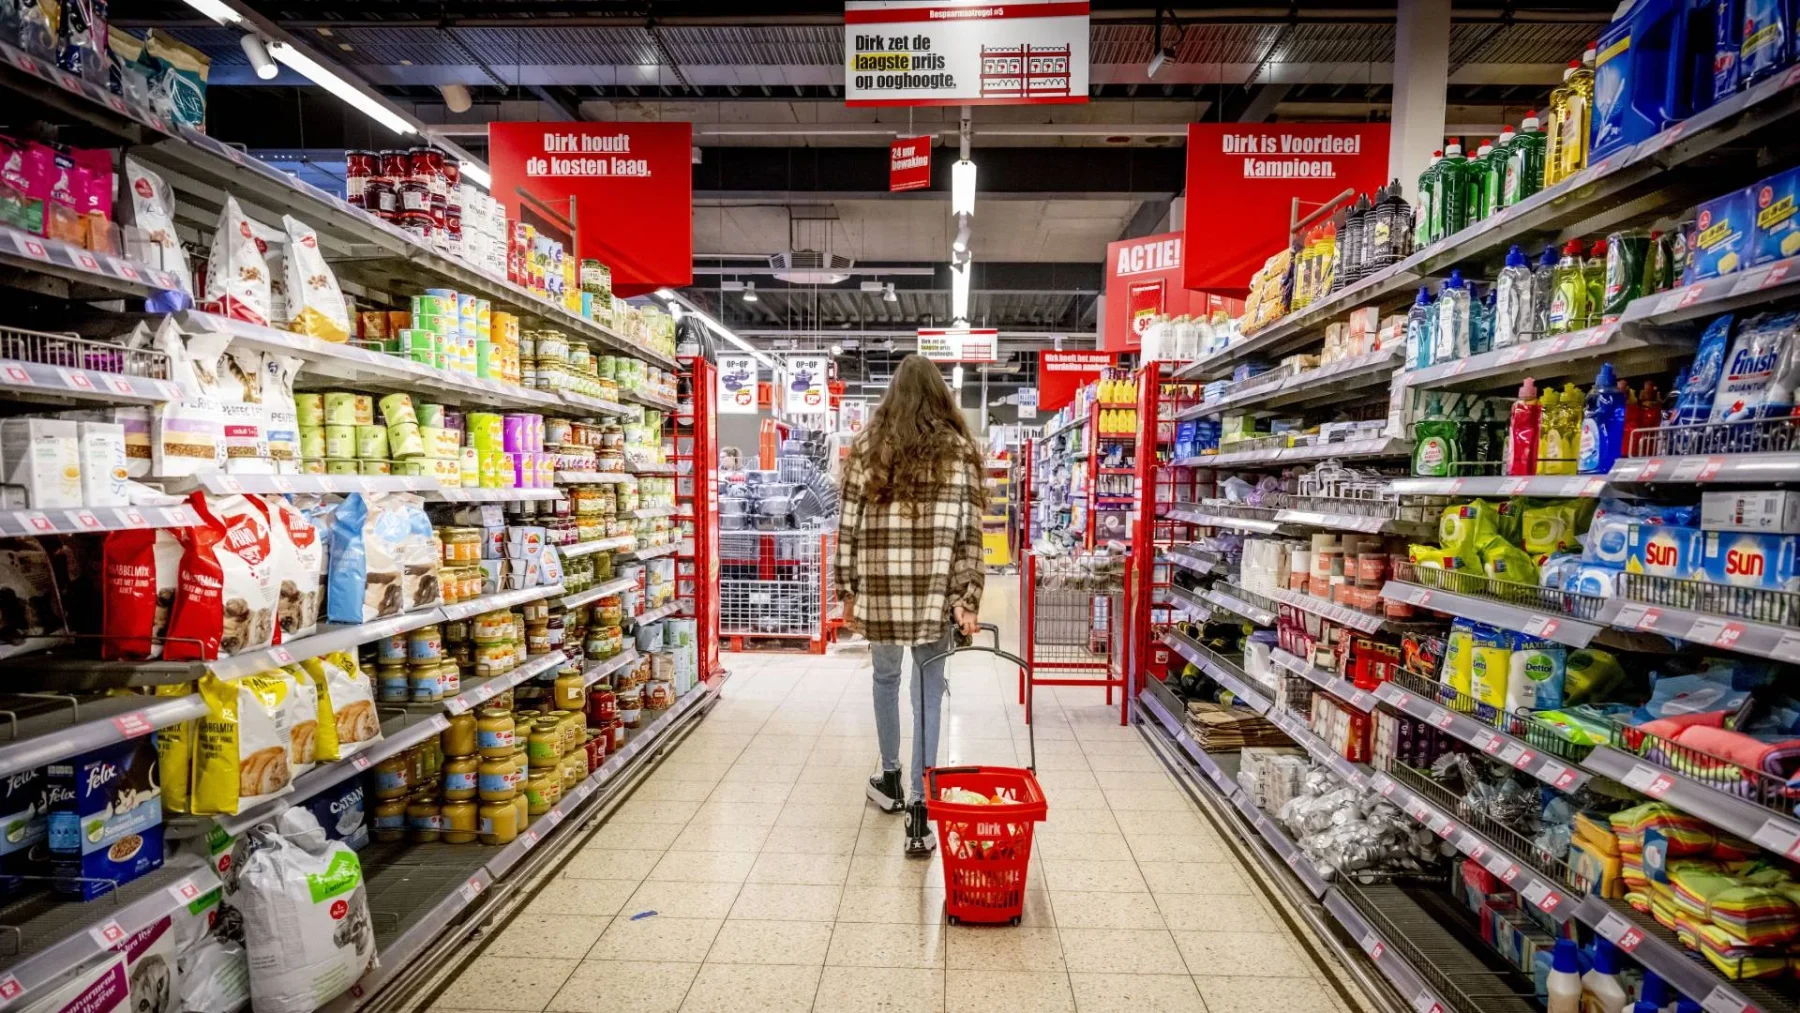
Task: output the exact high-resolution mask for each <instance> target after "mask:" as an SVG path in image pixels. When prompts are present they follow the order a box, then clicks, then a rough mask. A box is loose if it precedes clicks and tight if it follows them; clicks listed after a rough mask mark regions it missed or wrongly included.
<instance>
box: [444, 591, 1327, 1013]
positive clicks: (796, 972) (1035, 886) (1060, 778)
mask: <svg viewBox="0 0 1800 1013" xmlns="http://www.w3.org/2000/svg"><path fill="white" fill-rule="evenodd" d="M1010 584H1011V582H1010V581H1007V580H995V581H993V582H992V585H993V588H994V589H993V590H992V591H991V592H990V604H991V605H992V606H993V607H992V608H991V609H989V612H990V613H1003V614H1004V615H1002V616H1000V618H1002V619H1010V618H1011V614H1012V609H1011V607H1010V606H1011V604H1012V603H1011V601H1010V600H1009V599H1010V597H1011V596H1010V594H1008V592H1009V591H1010V589H1011V588H1010ZM1003 625H1010V624H1008V623H1003ZM1007 632H1008V633H1010V630H1008V631H1007ZM1008 639H1009V640H1010V639H1011V638H1010V637H1009V638H1008ZM1008 646H1009V647H1010V646H1011V645H1010V643H1009V644H1008ZM726 664H727V667H728V668H729V669H730V670H731V673H732V675H731V679H730V681H729V682H728V683H727V686H726V689H725V693H724V699H723V700H722V701H721V702H720V703H719V705H718V706H717V707H716V708H715V709H714V710H713V712H712V713H711V714H710V715H708V716H707V718H706V719H705V721H704V722H703V723H702V725H701V726H700V727H699V729H698V730H697V731H695V732H694V734H693V735H692V736H691V737H689V738H688V740H687V741H686V742H685V743H683V744H682V746H681V747H680V748H679V749H678V750H677V751H676V752H675V754H674V755H673V756H671V757H670V758H669V759H667V760H666V761H664V763H663V764H662V766H661V767H660V768H659V769H658V770H657V771H656V772H655V773H654V774H653V775H652V776H651V777H650V778H649V779H648V780H647V781H646V783H645V784H644V785H643V787H642V788H641V789H640V790H639V791H638V792H637V793H636V795H635V796H634V797H633V798H631V799H630V800H628V801H627V802H626V803H625V804H624V805H623V806H621V807H620V809H619V810H618V812H617V813H616V815H614V816H613V817H612V818H611V819H610V820H609V821H608V822H607V823H606V824H605V825H604V826H602V827H601V828H600V830H599V831H598V832H597V833H596V834H595V835H594V837H593V839H592V840H591V841H589V842H588V844H587V845H586V846H585V848H584V849H583V850H582V851H581V852H580V853H579V854H577V855H576V856H575V857H574V859H573V860H571V861H570V862H569V863H568V864H567V866H565V867H564V868H563V869H562V870H561V872H560V873H559V874H558V875H557V878H556V879H555V880H553V881H552V882H550V883H549V884H548V885H547V886H546V887H545V888H544V889H543V890H542V891H541V892H540V893H539V894H538V896H537V897H536V898H535V899H533V900H532V901H531V903H530V904H529V905H528V906H527V907H526V908H525V909H524V910H523V911H522V912H521V913H520V914H519V915H518V916H517V917H516V918H515V919H514V920H513V921H512V922H511V924H509V925H508V926H506V927H505V928H504V930H503V931H501V932H500V933H499V935H498V936H496V937H495V938H494V939H493V941H492V942H491V943H490V944H489V945H488V946H487V947H486V949H485V950H484V951H483V952H482V954H481V956H480V957H478V958H477V959H476V960H475V961H473V962H472V963H471V965H470V966H469V967H468V969H467V970H466V971H465V972H464V973H463V974H462V975H461V977H460V978H458V979H457V980H456V981H454V982H453V983H452V984H451V985H450V986H449V987H448V988H447V989H446V990H445V991H444V992H443V993H442V994H440V995H439V996H438V997H437V999H436V1001H435V1002H434V1003H433V1008H434V1009H443V1010H457V1011H471V1010H512V1011H538V1013H541V1011H564V1013H615V1011H617V1013H675V1011H678V1010H679V1011H682V1013H713V1011H717V1013H727V1011H729V1013H749V1011H769V1013H785V1011H794V1013H805V1011H808V1010H813V1011H817V1013H839V1011H843V1013H856V1011H887V1013H910V1011H919V1013H932V1011H943V1013H965V1011H966V1013H994V1011H998V1010H1018V1011H1037V1010H1045V1011H1063V1010H1068V1011H1073V1010H1079V1011H1080V1013H1100V1011H1113V1010H1119V1011H1127V1010H1129V1011H1132V1013H1265V1011H1266V1013H1276V1011H1279V1013H1342V1011H1343V1007H1342V1006H1341V1005H1340V1004H1339V1002H1338V999H1337V997H1336V996H1335V994H1333V993H1331V992H1330V991H1329V990H1328V988H1327V986H1326V985H1325V984H1324V981H1323V979H1322V978H1321V977H1320V975H1319V969H1318V968H1317V967H1316V965H1315V964H1314V963H1313V962H1312V960H1311V958H1309V957H1308V956H1307V955H1306V953H1305V952H1304V951H1303V950H1302V949H1301V948H1300V947H1299V946H1298V945H1296V943H1295V942H1294V940H1293V938H1292V937H1291V936H1290V934H1289V932H1288V930H1287V928H1286V927H1285V924H1284V923H1283V922H1282V921H1280V920H1279V919H1278V918H1277V917H1275V915H1274V912H1273V911H1272V909H1271V908H1270V907H1269V906H1268V904H1267V902H1266V901H1265V900H1264V899H1263V898H1262V896H1261V894H1260V893H1259V892H1258V891H1257V890H1255V889H1254V888H1253V887H1252V886H1251V885H1250V884H1249V883H1248V882H1247V881H1246V880H1245V879H1244V878H1243V877H1242V876H1241V875H1240V873H1239V872H1238V870H1237V869H1236V867H1235V865H1234V864H1233V862H1232V859H1231V856H1230V852H1229V851H1227V850H1226V849H1225V847H1224V845H1223V844H1222V842H1221V840H1220V839H1219V837H1218V836H1217V834H1216V832H1215V831H1214V830H1213V829H1212V828H1211V826H1210V825H1209V824H1208V823H1207V822H1206V821H1205V820H1204V819H1203V818H1202V817H1201V816H1200V815H1199V813H1198V812H1197V810H1195V809H1194V807H1193V805H1192V804H1191V802H1190V801H1189V800H1188V799H1187V798H1186V797H1185V796H1184V795H1183V794H1182V793H1181V792H1179V791H1178V790H1177V788H1176V785H1175V784H1174V782H1173V781H1171V780H1170V779H1169V777H1168V776H1167V775H1166V774H1165V773H1164V772H1163V770H1162V768H1161V766H1160V765H1159V764H1158V762H1157V761H1156V759H1155V758H1154V757H1152V756H1151V754H1150V753H1149V751H1148V750H1147V748H1146V747H1145V746H1144V744H1143V743H1142V741H1141V740H1140V739H1139V738H1138V734H1137V732H1135V731H1133V730H1131V729H1129V728H1122V727H1120V725H1119V721H1118V709H1117V707H1116V705H1115V706H1114V707H1111V708H1108V707H1106V706H1105V705H1104V704H1103V703H1102V701H1101V697H1100V693H1099V692H1098V691H1092V690H1062V691H1054V690H1040V691H1039V695H1038V698H1037V701H1036V711H1035V716H1036V732H1037V760H1038V778H1039V780H1040V781H1041V782H1042V783H1043V785H1044V788H1045V792H1046V794H1047V795H1048V796H1049V800H1050V816H1049V819H1048V821H1047V822H1046V823H1045V824H1043V825H1042V826H1041V827H1040V828H1039V831H1038V836H1037V839H1036V846H1035V849H1034V852H1035V853H1034V859H1033V867H1032V868H1031V870H1030V882H1031V886H1032V890H1031V892H1030V894H1029V899H1028V902H1027V904H1026V908H1025V916H1024V922H1023V924H1022V925H1021V926H1020V927H1018V928H1005V927H1001V928H973V927H951V926H948V925H946V924H945V921H944V918H943V913H942V907H943V870H942V867H941V865H940V862H939V860H938V859H937V858H935V857H934V858H932V859H931V860H929V861H925V860H914V859H908V858H906V857H905V856H904V855H903V853H902V841H901V823H900V817H897V816H889V815H886V814H883V813H880V812H877V811H876V810H875V809H874V807H873V806H871V805H868V804H866V803H865V800H864V798H863V786H864V781H865V779H866V778H867V776H868V774H869V773H870V771H871V769H872V767H873V765H874V762H875V758H876V750H875V726H874V718H873V715H872V711H871V705H870V702H869V701H870V681H869V662H868V655H867V652H866V650H865V651H854V650H846V651H844V652H842V653H839V654H834V655H831V656H826V657H814V656H793V655H734V656H730V657H729V659H728V660H727V662H726ZM950 685H951V696H950V698H949V699H948V700H947V701H946V712H945V728H946V732H945V742H944V744H943V749H944V752H943V755H942V756H941V757H940V762H944V763H950V762H963V761H968V762H980V763H998V764H1021V765H1022V764H1023V763H1024V762H1025V761H1026V759H1027V748H1026V732H1025V727H1024V725H1023V724H1022V721H1021V710H1020V708H1019V707H1018V706H1017V699H1018V698H1017V696H1016V692H1017V689H1016V687H1017V670H1016V669H1011V668H1007V667H1005V665H1004V663H1003V662H1000V661H999V660H998V659H994V658H992V657H991V656H987V655H967V656H964V657H961V658H958V659H955V660H954V661H953V662H952V666H951V675H950ZM902 755H903V756H905V755H907V753H906V751H905V750H903V751H902Z"/></svg>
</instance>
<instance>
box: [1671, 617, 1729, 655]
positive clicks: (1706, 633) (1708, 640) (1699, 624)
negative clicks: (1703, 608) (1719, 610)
mask: <svg viewBox="0 0 1800 1013" xmlns="http://www.w3.org/2000/svg"><path fill="white" fill-rule="evenodd" d="M1743 635H1744V624H1743V623H1733V622H1725V621H1723V620H1719V619H1696V620H1694V621H1693V623H1692V624H1691V625H1690V626H1689V627H1688V633H1687V636H1686V637H1685V638H1684V639H1687V640H1692V641H1695V642H1697V643H1703V644H1711V645H1713V646H1714V647H1723V648H1726V649H1728V650H1729V649H1732V648H1735V647H1737V642H1738V638H1739V637H1742V636H1743Z"/></svg>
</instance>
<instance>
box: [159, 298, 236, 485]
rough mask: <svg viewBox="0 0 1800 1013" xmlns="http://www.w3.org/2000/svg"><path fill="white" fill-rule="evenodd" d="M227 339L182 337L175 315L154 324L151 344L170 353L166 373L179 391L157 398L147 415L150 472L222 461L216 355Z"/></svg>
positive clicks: (170, 474)
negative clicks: (174, 397)
mask: <svg viewBox="0 0 1800 1013" xmlns="http://www.w3.org/2000/svg"><path fill="white" fill-rule="evenodd" d="M230 340H231V339H230V337H228V336H227V335H224V334H194V335H191V336H189V337H187V338H186V340H183V337H182V334H181V328H180V327H178V326H177V325H176V323H175V318H174V317H164V318H163V322H162V323H161V324H160V325H159V326H158V327H157V330H156V347H157V349H158V350H159V351H161V352H163V354H165V355H167V356H168V357H169V379H170V380H172V381H174V382H175V385H176V386H177V387H179V388H180V389H181V397H180V398H179V399H177V400H174V401H169V402H166V403H163V404H159V405H157V406H156V408H155V414H154V415H152V416H151V419H150V472H151V474H153V475H155V476H157V477H159V478H180V477H183V476H187V475H198V474H201V473H203V472H209V471H217V470H219V469H220V468H223V467H225V416H224V414H223V412H222V411H221V410H220V407H219V374H218V368H219V357H220V356H221V355H223V354H224V352H225V345H226V343H227V342H229V341H230Z"/></svg>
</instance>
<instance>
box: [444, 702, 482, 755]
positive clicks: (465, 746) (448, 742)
mask: <svg viewBox="0 0 1800 1013" xmlns="http://www.w3.org/2000/svg"><path fill="white" fill-rule="evenodd" d="M475 740H476V730H475V715H474V714H472V713H470V712H468V711H464V712H463V713H461V714H455V715H452V716H451V717H450V724H449V726H448V727H446V728H445V729H444V733H443V734H442V735H439V736H438V742H439V744H440V745H442V747H443V749H444V755H445V756H473V755H474V754H475V749H476V745H475Z"/></svg>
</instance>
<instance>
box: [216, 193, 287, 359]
mask: <svg viewBox="0 0 1800 1013" xmlns="http://www.w3.org/2000/svg"><path fill="white" fill-rule="evenodd" d="M262 246H263V244H261V243H260V242H259V241H258V240H257V238H256V226H255V225H254V224H253V223H252V222H251V221H250V219H249V217H248V216H246V215H245V214H244V212H243V211H242V210H241V209H239V208H238V202H237V198H236V197H232V196H231V195H229V194H227V195H226V197H225V206H224V207H223V208H221V209H220V210H219V226H218V229H217V230H216V231H215V232H214V233H213V239H212V252H211V254H210V256H209V257H208V259H207V268H206V288H205V290H204V291H202V292H201V294H200V308H201V309H204V310H206V311H207V312H208V313H217V314H219V315H220V316H226V317H231V318H232V319H234V320H243V321H246V322H248V323H252V324H258V325H262V326H267V325H268V324H269V320H270V314H271V313H272V304H271V298H272V296H271V294H270V288H269V265H268V262H267V261H265V260H264V259H263V253H262Z"/></svg>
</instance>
